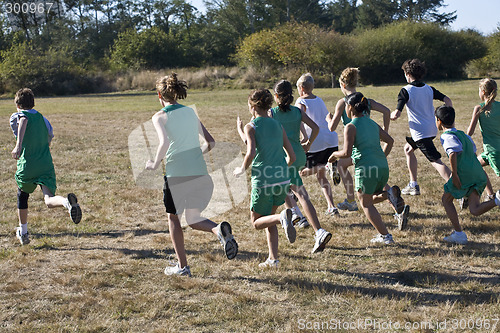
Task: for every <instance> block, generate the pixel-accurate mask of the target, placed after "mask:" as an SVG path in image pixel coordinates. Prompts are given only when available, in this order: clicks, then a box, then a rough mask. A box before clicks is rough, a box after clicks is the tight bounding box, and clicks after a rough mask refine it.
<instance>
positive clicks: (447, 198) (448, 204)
mask: <svg viewBox="0 0 500 333" xmlns="http://www.w3.org/2000/svg"><path fill="white" fill-rule="evenodd" d="M453 200H454V198H453V196H452V195H451V194H450V193H446V192H445V193H443V196H442V198H441V201H442V202H443V207H444V210H445V211H446V215H447V216H448V218H449V219H450V222H451V224H452V225H453V229H455V231H457V232H461V231H462V227H461V226H460V222H459V221H458V214H457V210H456V208H455V205H454V204H453Z"/></svg>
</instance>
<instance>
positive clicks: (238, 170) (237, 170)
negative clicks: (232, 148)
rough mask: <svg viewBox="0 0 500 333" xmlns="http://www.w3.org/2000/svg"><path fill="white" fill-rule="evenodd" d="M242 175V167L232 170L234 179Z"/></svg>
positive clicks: (243, 170)
mask: <svg viewBox="0 0 500 333" xmlns="http://www.w3.org/2000/svg"><path fill="white" fill-rule="evenodd" d="M244 173H245V169H243V168H242V167H237V168H236V169H234V171H233V175H234V176H235V177H239V176H241V175H242V174H244Z"/></svg>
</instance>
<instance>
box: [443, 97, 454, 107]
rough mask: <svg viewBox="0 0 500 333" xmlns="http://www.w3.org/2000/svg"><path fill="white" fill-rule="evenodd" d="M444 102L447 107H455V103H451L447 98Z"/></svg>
mask: <svg viewBox="0 0 500 333" xmlns="http://www.w3.org/2000/svg"><path fill="white" fill-rule="evenodd" d="M443 102H444V104H445V105H446V106H453V103H452V102H451V99H450V98H449V97H448V96H446V97H445V98H444V99H443Z"/></svg>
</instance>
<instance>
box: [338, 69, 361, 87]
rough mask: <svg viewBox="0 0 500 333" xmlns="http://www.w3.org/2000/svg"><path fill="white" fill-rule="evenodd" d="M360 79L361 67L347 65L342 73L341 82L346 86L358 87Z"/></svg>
mask: <svg viewBox="0 0 500 333" xmlns="http://www.w3.org/2000/svg"><path fill="white" fill-rule="evenodd" d="M358 79H359V68H356V67H347V68H346V69H344V70H343V71H342V74H340V78H339V82H340V83H342V84H344V85H345V86H346V87H356V86H357V85H358Z"/></svg>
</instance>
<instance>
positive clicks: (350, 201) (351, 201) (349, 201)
mask: <svg viewBox="0 0 500 333" xmlns="http://www.w3.org/2000/svg"><path fill="white" fill-rule="evenodd" d="M346 200H347V202H348V203H353V202H354V201H356V199H352V200H349V199H346Z"/></svg>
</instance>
